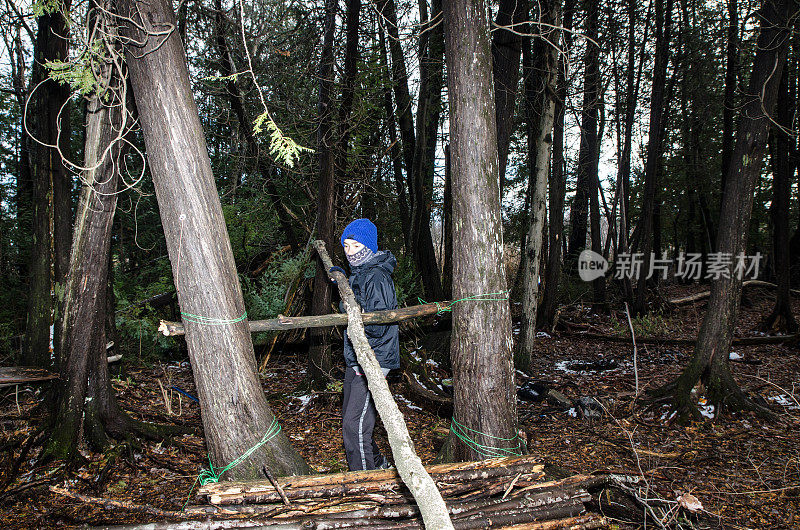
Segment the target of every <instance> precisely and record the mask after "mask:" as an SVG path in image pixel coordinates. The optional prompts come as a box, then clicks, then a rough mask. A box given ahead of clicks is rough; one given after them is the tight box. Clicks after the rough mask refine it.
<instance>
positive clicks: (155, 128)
mask: <svg viewBox="0 0 800 530" xmlns="http://www.w3.org/2000/svg"><path fill="white" fill-rule="evenodd" d="M118 14H119V15H120V20H121V21H123V22H121V25H120V32H121V34H122V35H123V37H125V38H126V41H125V55H126V60H127V64H128V68H129V74H130V80H131V84H132V86H133V91H134V96H135V99H136V107H137V109H138V111H139V119H140V122H141V125H142V132H143V136H144V142H145V147H146V149H147V158H148V161H149V163H150V172H151V174H152V176H153V183H154V185H155V191H156V198H157V199H158V205H159V210H160V212H161V220H162V223H163V225H164V232H165V236H166V241H167V250H168V252H169V257H170V262H171V264H172V273H173V277H174V279H175V287H176V290H177V292H178V302H179V303H180V306H181V312H182V314H183V316H184V325H185V326H186V342H187V345H188V349H189V359H190V361H191V363H192V371H193V373H194V378H195V383H196V384H197V391H198V394H199V398H200V406H201V408H200V412H201V416H202V419H203V427H204V430H205V436H206V443H207V445H208V449H209V452H210V454H211V458H212V460H213V462H214V464H215V466H216V467H217V469H222V468H223V466H226V465H227V464H228V463H230V462H232V461H233V460H234V459H236V458H238V457H239V456H241V455H242V454H244V453H245V452H246V451H248V449H250V448H252V447H255V446H257V445H258V444H260V445H258V448H257V449H255V450H254V451H253V452H252V453H251V454H250V456H249V457H248V458H247V459H246V460H244V461H243V462H241V463H240V464H239V465H238V466H236V467H233V468H232V469H230V470H229V472H228V473H226V476H225V478H240V479H243V478H255V477H257V476H261V474H262V468H263V467H264V466H266V467H267V468H268V469H269V470H271V471H272V472H273V473H274V474H276V475H278V474H280V475H287V474H302V473H307V472H308V471H309V467H308V465H307V464H306V463H305V461H303V459H302V458H301V457H300V455H299V454H298V453H297V452H296V451H295V449H294V448H293V447H292V446H291V444H290V443H289V440H288V439H287V438H286V436H285V435H284V434H283V433H281V432H278V433H277V434H276V433H275V431H276V421H277V420H276V419H275V416H274V415H273V414H272V411H271V410H270V409H269V406H268V405H267V401H266V398H265V397H264V391H263V389H262V388H261V385H260V383H259V380H258V376H257V369H256V360H255V354H254V352H253V343H252V340H251V338H250V330H249V327H248V325H247V321H246V313H245V308H244V301H243V299H242V291H241V286H240V285H239V278H238V276H237V275H236V265H235V263H234V260H233V251H232V249H231V245H230V240H229V239H228V231H227V228H226V226H225V220H224V217H223V215H222V205H221V204H220V200H219V195H218V194H217V189H216V186H215V184H214V176H213V175H212V173H211V162H210V160H209V158H208V150H207V146H206V142H205V138H204V137H203V129H202V126H201V124H200V119H199V117H198V113H197V106H196V104H195V102H194V99H193V98H192V92H191V88H190V86H189V71H188V68H187V65H186V57H185V54H184V50H183V46H182V44H181V41H180V38H179V36H178V34H177V33H176V31H175V28H176V21H175V14H174V13H173V11H172V7H171V5H170V4H169V2H167V1H166V0H156V1H152V2H140V1H137V0H121V1H120V3H119V13H118ZM125 21H128V22H125Z"/></svg>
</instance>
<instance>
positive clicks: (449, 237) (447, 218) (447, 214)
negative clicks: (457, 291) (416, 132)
mask: <svg viewBox="0 0 800 530" xmlns="http://www.w3.org/2000/svg"><path fill="white" fill-rule="evenodd" d="M443 209H444V213H443V214H442V217H443V218H444V219H443V220H442V231H443V232H444V233H443V234H442V236H443V237H444V245H443V246H444V249H443V253H444V256H442V284H443V285H442V287H443V289H444V297H445V299H447V300H452V299H453V164H452V163H451V161H450V144H447V145H445V146H444V205H443Z"/></svg>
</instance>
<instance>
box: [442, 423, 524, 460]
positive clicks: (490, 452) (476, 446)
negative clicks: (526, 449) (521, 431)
mask: <svg viewBox="0 0 800 530" xmlns="http://www.w3.org/2000/svg"><path fill="white" fill-rule="evenodd" d="M450 431H452V433H453V434H455V435H456V437H457V438H458V439H459V440H461V441H462V442H464V443H465V444H467V445H468V446H469V447H471V448H472V449H473V450H474V451H475V452H476V453H478V454H480V455H483V456H485V457H488V458H498V457H502V456H522V445H521V444H520V443H517V445H516V446H511V447H496V446H492V445H483V444H480V443H478V442H476V441H475V440H473V439H472V438H471V437H470V434H469V433H476V434H480V435H482V436H485V437H487V438H492V439H494V440H498V441H500V442H509V443H511V442H513V441H514V440H517V439H519V436H518V435H516V434H515V435H514V436H512V437H511V438H501V437H499V436H492V435H491V434H486V433H485V432H481V431H476V430H475V429H470V428H469V427H467V426H465V425H462V424H460V423H458V422H457V421H456V419H455V418H452V419H451V420H450Z"/></svg>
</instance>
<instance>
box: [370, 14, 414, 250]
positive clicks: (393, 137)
mask: <svg viewBox="0 0 800 530" xmlns="http://www.w3.org/2000/svg"><path fill="white" fill-rule="evenodd" d="M378 44H379V46H380V51H381V55H380V61H381V68H382V69H385V70H386V78H385V80H384V90H383V108H384V113H385V114H386V121H387V123H388V129H389V142H391V147H390V149H389V156H390V157H391V159H392V174H393V176H394V185H395V191H396V192H397V202H398V204H399V205H400V211H399V212H398V215H399V216H400V225H401V227H402V229H403V244H404V245H405V247H406V252H411V240H410V239H409V238H410V237H411V217H410V214H409V206H408V194H407V193H406V188H405V184H404V183H403V166H402V161H401V157H402V154H401V153H400V144H399V142H398V139H397V124H396V123H395V118H394V111H393V109H392V78H391V72H389V67H388V57H387V50H386V36H385V34H384V31H383V26H382V25H380V24H379V25H378Z"/></svg>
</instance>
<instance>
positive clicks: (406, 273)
mask: <svg viewBox="0 0 800 530" xmlns="http://www.w3.org/2000/svg"><path fill="white" fill-rule="evenodd" d="M392 278H393V279H394V291H395V294H396V295H397V305H398V307H403V306H405V305H406V302H407V301H408V300H414V301H416V299H417V297H418V296H421V295H422V284H421V283H420V276H419V273H418V272H417V268H416V266H415V265H414V259H413V258H412V257H411V256H405V255H400V256H397V268H395V270H394V274H393V275H392Z"/></svg>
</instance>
